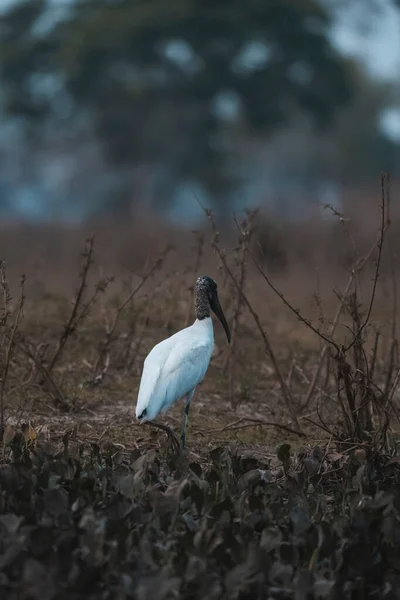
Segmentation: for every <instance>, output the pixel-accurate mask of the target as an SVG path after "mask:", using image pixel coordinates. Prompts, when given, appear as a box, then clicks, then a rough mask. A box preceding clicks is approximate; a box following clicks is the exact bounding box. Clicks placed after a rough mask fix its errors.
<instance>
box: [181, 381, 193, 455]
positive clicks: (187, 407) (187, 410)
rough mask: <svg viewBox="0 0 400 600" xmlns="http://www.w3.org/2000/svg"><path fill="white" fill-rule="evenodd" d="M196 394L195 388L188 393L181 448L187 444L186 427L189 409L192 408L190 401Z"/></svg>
mask: <svg viewBox="0 0 400 600" xmlns="http://www.w3.org/2000/svg"><path fill="white" fill-rule="evenodd" d="M193 394H194V390H192V391H190V392H189V393H188V394H186V405H185V414H184V415H183V425H182V433H181V450H183V449H184V448H185V444H186V427H187V423H188V418H189V410H190V402H191V401H192V398H193Z"/></svg>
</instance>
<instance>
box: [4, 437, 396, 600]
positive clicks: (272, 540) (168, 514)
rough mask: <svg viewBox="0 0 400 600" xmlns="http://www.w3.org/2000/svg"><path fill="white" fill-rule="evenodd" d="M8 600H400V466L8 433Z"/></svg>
mask: <svg viewBox="0 0 400 600" xmlns="http://www.w3.org/2000/svg"><path fill="white" fill-rule="evenodd" d="M6 434H7V435H6V438H7V439H5V440H4V441H5V442H6V446H5V447H4V449H3V451H4V457H5V458H6V459H7V460H5V462H4V464H3V465H2V466H1V468H0V494H1V495H0V502H1V505H0V513H1V514H0V531H1V535H0V591H1V597H2V598H8V599H9V600H14V599H15V600H17V599H20V598H29V599H31V600H34V599H40V600H43V599H45V600H52V599H56V598H57V599H59V600H62V599H64V598H65V599H67V598H68V600H75V599H76V600H78V599H80V598H85V599H90V598H93V599H94V598H96V599H97V598H103V599H107V598H119V599H124V598H137V599H143V600H145V599H148V600H162V599H164V600H167V599H172V598H193V599H197V598H198V599H200V598H208V599H219V598H221V599H222V598H226V599H228V598H229V599H251V600H256V599H257V598H274V599H275V598H276V599H278V598H279V599H280V598H282V599H284V598H296V599H307V598H329V599H336V598H337V599H344V598H387V599H390V598H398V597H399V594H400V575H399V573H400V565H399V559H398V552H397V549H398V547H399V543H400V496H399V489H400V488H399V484H400V470H399V461H400V459H398V458H393V457H392V458H388V457H385V456H382V455H377V454H375V453H373V452H369V451H365V450H364V449H363V448H360V447H359V448H357V449H353V450H352V451H351V452H348V453H344V454H340V453H338V452H333V451H330V450H329V447H325V448H322V447H317V448H314V449H313V450H307V449H301V450H300V451H299V452H297V453H296V455H292V453H291V448H290V446H289V445H288V444H283V445H281V446H280V447H279V448H278V451H277V460H272V461H268V462H263V461H260V460H259V459H257V458H255V457H254V456H251V455H249V454H247V455H240V454H239V453H233V452H230V451H228V450H226V449H223V448H221V447H217V448H214V449H213V450H212V451H211V452H209V453H208V455H207V456H206V457H205V459H204V461H199V462H191V463H190V462H189V461H187V462H185V461H184V460H180V461H178V462H177V460H176V457H173V456H167V459H166V460H164V458H163V457H162V456H160V454H159V453H158V452H156V451H155V450H150V451H148V450H143V451H142V450H141V449H136V450H133V451H132V452H126V453H125V452H122V451H121V450H120V449H118V448H117V447H116V446H114V445H112V444H110V443H106V442H105V443H103V445H102V444H91V445H90V444H82V443H79V442H78V441H77V439H76V432H72V433H71V432H67V434H65V435H64V437H63V443H58V444H57V443H56V442H54V441H52V440H49V439H44V436H41V435H40V434H38V435H36V432H35V431H34V430H33V429H32V428H31V427H30V426H25V427H23V428H22V430H21V431H19V430H18V431H14V430H7V431H6Z"/></svg>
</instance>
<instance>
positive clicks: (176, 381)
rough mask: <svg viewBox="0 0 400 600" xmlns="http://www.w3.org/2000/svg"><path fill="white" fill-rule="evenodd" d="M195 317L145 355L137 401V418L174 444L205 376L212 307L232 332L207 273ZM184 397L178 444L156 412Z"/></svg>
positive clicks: (183, 434)
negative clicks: (171, 440)
mask: <svg viewBox="0 0 400 600" xmlns="http://www.w3.org/2000/svg"><path fill="white" fill-rule="evenodd" d="M194 304H195V311H196V320H195V321H194V323H193V324H192V325H190V326H189V327H185V328H184V329H181V330H180V331H178V332H177V333H175V334H173V335H171V336H170V337H168V338H166V339H165V340H163V341H161V342H160V343H159V344H156V346H154V347H153V348H152V350H151V351H150V352H149V354H148V355H147V357H146V359H145V361H144V365H143V371H142V376H141V380H140V386H139V392H138V397H137V403H136V411H135V415H136V418H137V419H138V420H139V422H140V423H141V424H142V423H146V422H147V423H148V424H149V425H155V426H156V427H159V428H161V429H163V430H165V431H166V432H167V433H168V434H169V435H170V436H171V437H172V439H173V441H174V443H175V444H176V446H177V448H179V446H180V448H181V449H182V450H184V449H185V446H186V428H187V423H188V418H189V410H190V403H191V401H192V398H193V396H194V393H195V390H196V387H197V386H198V384H199V383H200V382H201V381H202V380H203V379H204V377H205V374H206V372H207V369H208V365H209V362H210V359H211V355H212V353H213V349H214V328H213V322H212V318H211V310H212V311H213V312H214V314H215V315H216V316H217V317H218V319H219V320H220V322H221V324H222V326H223V328H224V330H225V333H226V337H227V340H228V344H229V343H230V341H231V333H230V329H229V326H228V323H227V321H226V318H225V315H224V312H223V310H222V307H221V304H220V302H219V298H218V287H217V284H216V282H215V281H214V279H212V278H211V277H209V276H208V275H202V276H200V277H198V278H197V280H196V284H195V289H194ZM181 398H185V400H186V403H185V412H184V417H183V424H182V432H181V437H180V444H179V442H178V441H177V438H176V436H175V434H174V433H173V430H172V429H171V428H170V427H167V426H166V425H163V424H160V423H157V422H155V421H154V419H155V418H156V417H157V415H158V414H159V413H160V412H161V413H165V412H167V411H168V409H169V408H170V407H171V406H172V405H173V404H174V403H175V402H176V401H177V400H179V399H181Z"/></svg>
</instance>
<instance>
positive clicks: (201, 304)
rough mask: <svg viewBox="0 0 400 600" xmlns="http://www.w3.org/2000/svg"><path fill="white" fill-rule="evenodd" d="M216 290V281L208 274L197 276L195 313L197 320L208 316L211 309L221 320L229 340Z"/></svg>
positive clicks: (226, 324) (229, 335)
mask: <svg viewBox="0 0 400 600" xmlns="http://www.w3.org/2000/svg"><path fill="white" fill-rule="evenodd" d="M217 290H218V286H217V284H216V282H215V281H214V279H212V278H211V277H209V276H208V275H201V276H200V277H198V278H197V281H196V289H195V305H196V315H197V318H198V319H199V320H202V319H205V318H206V317H209V316H210V309H211V310H212V311H213V312H214V313H215V315H216V316H217V317H218V319H219V320H220V321H221V324H222V326H223V328H224V329H225V333H226V337H227V338H228V342H230V341H231V334H230V331H229V327H228V323H227V322H226V319H225V315H224V313H223V310H222V308H221V305H220V303H219V298H218V291H217Z"/></svg>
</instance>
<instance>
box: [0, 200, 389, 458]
mask: <svg viewBox="0 0 400 600" xmlns="http://www.w3.org/2000/svg"><path fill="white" fill-rule="evenodd" d="M398 227H399V224H398V223H397V222H394V223H392V225H391V232H388V233H387V239H386V240H385V242H386V243H385V248H384V252H383V254H382V263H381V267H380V277H379V285H378V288H377V291H376V296H375V301H374V303H373V305H372V311H371V315H370V316H369V318H368V323H367V325H366V328H365V331H364V332H363V341H362V347H363V352H365V357H364V358H365V359H366V361H367V362H368V363H369V365H371V364H372V362H373V364H374V383H373V385H374V386H378V387H379V388H381V389H382V390H383V391H384V392H386V393H387V394H388V393H389V391H390V390H389V387H390V386H392V387H393V385H394V383H396V382H395V377H396V373H397V372H398V369H399V361H398V356H397V330H396V316H397V304H396V302H397V299H396V293H397V292H396V289H397V281H398V271H397V267H396V264H395V261H394V260H393V256H394V255H395V251H396V248H395V245H396V244H397V243H398V242H396V240H397V239H400V238H397V237H396V236H397V232H396V230H397V229H398ZM378 228H379V214H378V212H376V227H375V231H373V230H372V229H371V231H370V233H369V235H368V236H366V234H365V232H361V234H362V235H361V234H360V232H359V231H357V227H356V225H354V224H353V223H352V222H347V221H343V220H342V221H341V220H340V219H339V220H338V221H334V222H333V223H332V224H331V225H327V224H326V223H325V224H324V223H321V222H313V223H311V224H310V223H304V224H297V225H294V224H292V225H290V226H289V225H284V224H280V225H279V224H276V226H275V229H276V231H280V235H278V236H277V235H276V231H275V234H274V236H271V232H270V231H269V229H268V228H266V227H265V218H263V219H261V217H260V216H258V217H256V220H255V222H254V223H253V229H254V231H253V233H252V236H253V237H251V236H250V237H251V240H250V241H249V247H250V246H251V249H252V252H253V253H254V254H255V255H256V256H257V259H258V260H259V261H260V264H261V266H262V269H264V272H268V273H272V279H273V282H274V285H276V286H277V287H278V289H279V290H280V292H281V293H282V294H283V295H284V297H285V299H287V300H288V302H289V303H290V304H291V305H292V306H293V307H294V308H295V309H299V311H300V314H302V315H304V316H305V319H306V320H308V319H309V320H311V321H312V323H313V324H314V326H315V327H316V328H318V329H319V330H320V331H321V332H322V333H323V334H325V335H329V330H330V328H331V327H332V322H333V321H334V316H335V313H336V311H337V307H338V305H339V304H340V300H338V295H340V290H342V291H343V290H344V288H345V286H346V282H347V281H348V278H349V270H351V268H350V266H351V265H352V264H354V261H356V260H359V259H360V257H361V256H364V254H365V252H366V251H367V250H365V248H367V249H368V247H369V246H371V244H372V245H373V244H374V240H375V238H376V235H377V230H378ZM91 231H92V232H93V231H95V232H96V236H95V240H94V249H93V252H92V251H91V250H90V248H89V250H88V249H86V254H85V256H84V257H82V256H80V253H81V252H82V249H83V246H84V241H85V238H86V237H87V235H88V230H87V229H85V228H72V227H70V228H67V227H65V226H64V227H63V226H56V225H53V226H51V227H50V226H45V227H41V228H34V227H25V226H22V225H19V226H18V225H14V226H11V225H10V226H8V227H5V228H4V229H3V230H2V232H1V236H0V257H1V258H3V259H4V260H5V261H6V269H7V270H6V277H7V281H8V282H9V286H10V290H11V296H12V299H11V300H10V301H9V304H10V306H9V313H10V314H9V320H8V325H7V326H5V327H4V332H3V334H4V339H5V340H8V341H9V342H10V331H12V327H13V324H15V319H16V316H17V314H18V310H19V302H20V298H21V297H20V291H19V287H18V286H19V277H20V275H21V274H22V273H25V275H26V283H25V290H24V296H25V297H24V303H23V311H22V313H21V315H20V316H19V317H18V331H17V333H16V335H15V338H14V339H13V342H12V351H11V356H10V361H9V368H8V372H7V376H6V377H7V380H6V381H5V382H4V403H5V419H6V421H8V422H9V423H15V422H17V421H31V422H32V424H33V425H34V426H35V427H38V426H43V425H45V426H46V427H47V428H48V429H49V430H51V432H53V433H54V434H55V435H56V434H57V432H60V433H61V432H63V431H65V429H66V428H67V427H70V426H75V425H76V426H77V427H78V435H79V436H81V437H82V438H84V439H85V440H93V441H98V440H99V439H104V438H109V439H111V440H112V441H114V442H117V443H120V444H122V445H124V446H125V447H134V446H135V445H137V444H141V443H145V444H147V445H149V444H156V445H164V444H165V436H164V435H163V434H162V432H158V431H153V430H151V429H150V428H149V427H146V426H139V425H137V424H136V423H135V419H134V406H135V402H136V395H137V390H138V385H139V381H140V373H141V367H142V364H143V360H144V357H145V355H146V354H147V353H148V351H149V350H150V349H151V347H152V346H153V345H154V344H155V343H157V342H158V341H160V340H161V339H163V338H165V337H166V336H168V335H170V334H172V333H173V332H175V331H176V330H178V329H180V328H182V327H183V326H185V325H187V324H188V322H189V321H190V320H191V319H193V318H194V314H193V310H192V304H193V300H192V289H193V288H192V286H193V283H194V281H195V278H196V277H197V276H198V275H199V274H204V273H205V274H208V275H210V276H212V277H214V278H215V279H216V280H217V282H218V285H219V289H220V298H221V304H222V306H223V308H224V310H225V312H226V315H227V319H228V322H229V323H230V324H231V327H232V326H233V325H234V329H235V344H234V347H233V349H231V350H229V348H228V347H227V344H226V341H225V338H224V334H223V331H222V328H221V327H220V326H219V324H218V323H216V325H215V332H216V344H217V347H216V352H215V356H214V357H213V359H212V361H211V364H210V368H209V371H208V373H207V376H206V379H205V381H204V382H203V383H202V384H201V385H200V386H199V388H198V390H197V392H196V396H195V399H194V402H193V404H192V409H191V415H190V419H189V429H188V445H189V448H190V450H191V451H192V452H194V453H200V454H201V453H202V452H203V451H204V450H205V449H206V448H207V447H209V446H210V445H211V446H214V445H216V444H233V445H242V446H244V447H246V448H249V447H251V448H253V449H258V450H260V451H261V452H264V453H268V452H270V451H271V448H273V447H274V446H275V445H276V444H277V443H278V442H281V441H283V440H285V441H290V443H291V444H292V446H294V447H296V446H297V447H298V446H300V445H304V444H305V443H307V444H308V443H310V444H312V443H317V442H321V440H325V441H326V440H329V439H332V432H333V431H334V430H335V427H336V428H338V427H339V429H340V426H341V425H343V423H341V422H340V420H341V419H343V412H342V411H341V408H340V406H339V404H338V396H337V393H336V392H337V389H336V378H335V374H336V369H337V365H336V363H335V361H334V358H332V357H331V354H332V353H331V351H328V352H327V355H326V356H327V358H326V360H324V362H323V364H322V369H321V376H320V378H319V379H318V382H317V384H316V386H315V390H314V393H313V394H312V395H311V398H308V400H307V402H305V401H306V399H307V395H308V392H309V390H310V382H311V381H312V379H313V376H314V375H315V371H316V369H317V366H318V363H319V360H320V356H321V349H322V348H323V340H321V338H320V337H319V336H318V335H316V334H315V333H314V332H313V331H311V330H310V328H309V327H307V326H306V325H305V324H304V323H302V322H301V321H299V319H298V318H296V314H293V312H291V311H290V310H289V309H288V308H287V307H286V306H285V305H284V304H283V303H282V301H281V299H280V298H279V297H277V296H276V295H275V294H274V293H273V292H272V291H271V289H270V287H269V286H268V285H267V284H266V281H265V277H263V275H262V273H261V274H260V272H258V271H257V269H256V267H255V265H254V264H253V263H252V261H251V258H250V257H249V255H248V254H247V252H245V251H244V244H243V239H241V240H239V242H240V243H239V245H238V242H237V238H238V232H237V230H236V229H235V226H234V225H232V227H230V228H222V232H221V234H220V236H219V238H218V240H217V242H216V240H215V237H213V232H212V228H211V227H209V226H208V225H207V224H206V225H205V227H204V230H202V232H201V233H200V234H199V233H197V234H195V235H193V234H192V233H191V232H184V231H179V230H176V229H175V230H174V229H172V228H168V227H166V226H165V225H162V224H161V223H159V222H154V221H153V222H150V221H146V222H140V223H138V222H136V223H132V224H129V226H128V225H121V224H115V223H112V224H104V223H96V224H91ZM268 236H269V237H268ZM239 237H240V236H239ZM270 239H273V240H274V242H273V244H274V248H272V249H271V245H270V246H268V244H267V243H266V240H267V241H268V240H270ZM171 243H173V244H174V248H173V249H170V248H169V244H171ZM278 246H279V248H280V249H281V250H280V251H281V254H282V252H284V253H285V257H286V258H285V268H284V269H280V268H279V262H278V263H277V262H276V260H275V259H276V255H277V254H276V249H277V247H278ZM300 249H301V252H300ZM216 250H217V252H216ZM265 252H267V254H265ZM221 257H224V260H225V261H226V264H227V265H228V267H229V269H230V272H231V274H232V275H233V280H232V279H231V278H230V277H229V273H228V271H227V269H226V268H224V266H223V263H224V260H222V258H221ZM374 260H376V252H374V253H372V256H371V260H369V261H367V264H366V265H365V267H364V269H363V271H362V272H360V273H359V275H357V277H356V284H357V285H356V287H354V286H355V283H354V285H353V287H352V288H351V290H352V291H354V289H356V291H357V298H358V301H359V302H360V303H361V304H362V306H361V307H360V309H359V311H360V315H363V314H364V315H365V314H366V313H367V312H368V306H369V303H370V299H371V293H372V289H373V283H374V277H375V264H374ZM79 261H80V262H79ZM92 262H93V264H92ZM79 265H81V266H79ZM82 265H83V266H82ZM235 281H236V284H235ZM237 282H240V285H239V288H238V286H237ZM79 289H80V290H81V291H80V296H79V298H78V301H77V300H76V290H79ZM243 293H244V294H245V295H246V298H247V304H246V302H242V301H240V299H241V298H242V294H243ZM349 298H350V296H349ZM346 303H347V304H348V302H347V300H346ZM347 304H346V305H347ZM249 306H250V308H251V310H250V309H249ZM251 311H253V313H254V314H256V315H257V318H258V321H259V323H258V325H257V323H255V321H254V318H253V317H252V312H251ZM350 312H351V311H350V309H349V310H348V311H347V314H346V311H344V314H343V315H341V316H340V319H339V324H338V326H337V329H336V332H335V334H334V336H333V337H334V340H335V343H336V344H337V345H338V346H339V345H340V344H342V343H343V344H346V343H348V342H351V340H352V336H353V333H354V315H353V316H352V315H351V314H350ZM7 328H8V329H7ZM352 331H353V333H352ZM262 332H263V333H264V334H265V335H267V336H268V344H269V345H270V347H271V351H272V352H273V356H274V358H275V360H276V363H277V369H278V371H277V369H276V368H274V367H273V363H272V362H271V355H270V354H269V353H268V352H266V346H265V339H264V338H263V335H262V334H261V333H262ZM376 332H378V333H379V339H378V344H377V346H376V339H377V338H376ZM375 346H376V347H375ZM334 354H335V352H333V355H334ZM4 356H5V355H4V353H3V355H2V360H4ZM347 359H348V360H349V362H350V363H351V366H352V368H354V369H356V370H357V368H359V365H357V364H356V362H357V356H356V354H354V352H353V351H349V355H348V357H347ZM278 372H279V373H280V376H281V377H282V379H283V380H284V385H285V386H286V387H287V390H288V392H287V393H288V397H289V398H290V407H289V408H290V410H288V406H287V405H285V403H284V401H283V392H282V390H283V388H282V382H280V381H279V376H277V373H278ZM354 372H356V371H354ZM385 386H386V387H385ZM392 387H390V389H391V390H392ZM395 388H396V386H395ZM395 388H393V390H392V391H393V393H392V396H391V398H390V402H391V403H392V404H393V407H392V408H390V407H389V405H387V406H386V408H385V410H386V413H385V414H388V413H389V412H390V428H391V430H392V431H394V432H396V430H397V416H396V415H397V408H396V406H397V405H398V394H397V389H395ZM382 402H383V400H382ZM382 402H381V404H382ZM305 404H306V405H305ZM381 408H382V407H381ZM182 412H183V405H182V404H181V403H179V404H178V405H177V406H175V407H174V408H173V409H172V410H171V412H170V413H168V414H167V415H166V416H165V417H163V420H164V422H168V423H169V424H170V425H172V426H173V427H180V421H181V418H182ZM384 412H385V411H384ZM372 413H373V414H372V418H373V421H374V424H373V427H372V430H371V431H376V429H377V428H379V427H380V428H382V427H383V425H382V422H383V421H382V418H383V417H382V414H381V413H380V411H379V410H376V407H375V408H374V409H373V410H372ZM378 413H379V414H378ZM249 419H253V421H251V420H249ZM296 419H297V420H298V424H299V427H300V429H301V433H297V432H296V431H295V430H296V423H295V422H294V421H295V420H296Z"/></svg>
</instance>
